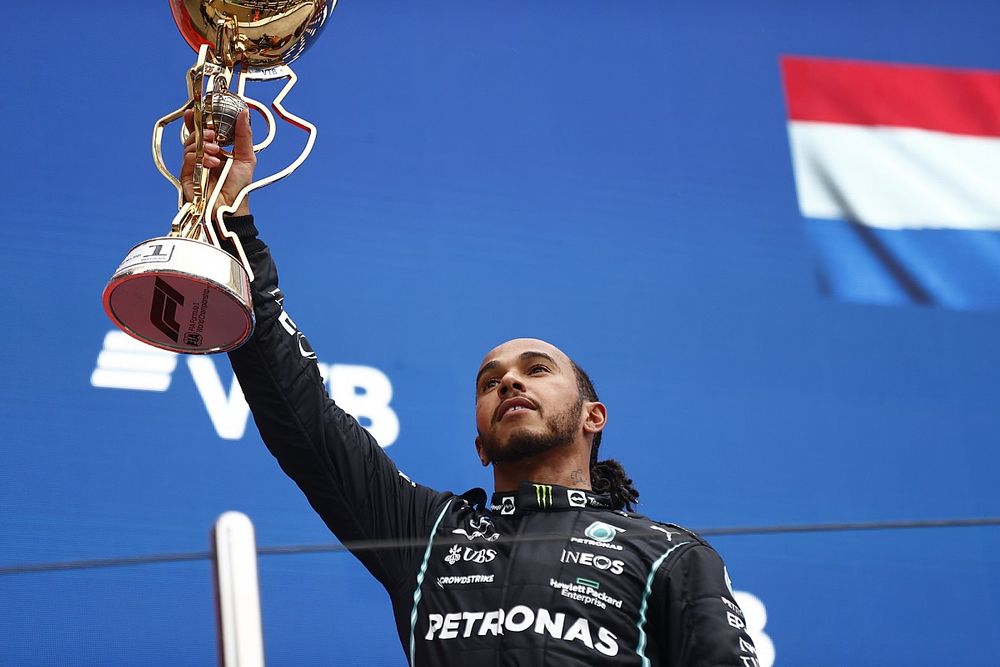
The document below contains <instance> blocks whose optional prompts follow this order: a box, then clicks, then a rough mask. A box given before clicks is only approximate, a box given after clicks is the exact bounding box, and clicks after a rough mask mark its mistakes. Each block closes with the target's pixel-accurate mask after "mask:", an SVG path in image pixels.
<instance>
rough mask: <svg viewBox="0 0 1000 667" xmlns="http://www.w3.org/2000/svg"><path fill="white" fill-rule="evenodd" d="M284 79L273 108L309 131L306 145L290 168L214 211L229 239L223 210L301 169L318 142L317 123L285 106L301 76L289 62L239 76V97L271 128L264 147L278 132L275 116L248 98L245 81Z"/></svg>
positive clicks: (295, 124) (255, 147)
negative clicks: (285, 101) (314, 123)
mask: <svg viewBox="0 0 1000 667" xmlns="http://www.w3.org/2000/svg"><path fill="white" fill-rule="evenodd" d="M284 78H287V79H288V82H287V83H286V84H285V86H284V88H282V89H281V92H279V93H278V95H277V97H275V98H274V101H273V102H271V107H272V108H273V109H274V110H275V112H277V114H278V116H279V117H280V118H281V119H282V120H284V121H285V122H287V123H290V124H291V125H294V126H296V127H297V128H299V129H300V130H303V131H304V132H306V135H307V136H306V145H305V146H304V147H303V148H302V151H301V152H300V153H299V155H298V157H296V158H295V159H294V160H293V161H292V162H291V164H289V165H288V166H287V167H285V168H284V169H282V170H280V171H278V172H275V173H274V174H271V175H270V176H268V177H266V178H262V179H260V180H257V181H254V182H252V183H250V184H249V185H247V186H246V187H245V188H243V189H242V190H240V192H239V194H238V195H236V198H235V199H234V200H233V202H232V204H230V205H229V206H223V207H221V208H219V209H218V210H217V211H215V218H216V222H217V223H218V224H219V226H220V228H222V229H223V235H224V236H226V237H227V238H230V234H231V232H229V231H228V230H227V229H225V224H224V223H223V222H222V215H223V214H224V213H231V212H232V211H235V210H236V209H237V208H239V205H240V204H241V203H242V202H243V200H244V199H245V198H246V196H247V195H248V194H250V193H251V192H253V191H254V190H257V189H258V188H262V187H265V186H267V185H270V184H272V183H274V182H276V181H280V180H281V179H283V178H284V177H285V176H288V175H289V174H291V173H292V172H293V171H295V170H296V169H298V168H299V166H301V165H302V163H303V162H305V160H306V158H307V157H309V154H310V153H311V152H312V149H313V145H314V144H315V143H316V126H315V125H313V124H312V123H310V122H309V121H307V120H306V119H304V118H301V117H299V116H296V115H295V114H293V113H292V112H290V111H288V109H286V108H285V107H284V106H283V105H282V101H283V100H284V99H285V96H286V95H288V93H289V91H291V89H292V88H293V87H295V84H296V83H297V82H298V77H297V76H296V75H295V72H293V71H292V69H291V68H290V67H288V66H287V65H278V66H276V67H271V68H268V69H266V70H260V71H250V72H241V73H240V77H239V89H238V91H237V94H238V95H239V96H240V97H242V98H243V99H244V100H245V101H246V102H247V104H249V105H251V106H253V107H254V108H256V109H257V110H258V111H260V112H261V113H262V115H264V117H265V119H266V120H267V122H268V130H269V132H268V136H267V138H266V139H265V140H264V142H262V145H261V148H263V147H265V146H266V145H267V144H269V143H271V139H272V138H273V137H274V133H275V127H274V126H275V123H274V117H273V116H271V114H270V112H269V110H268V109H267V108H266V107H264V106H263V105H261V104H260V103H259V102H257V101H256V100H252V99H251V98H248V97H247V96H246V95H245V94H244V90H245V88H246V82H247V80H259V81H268V80H272V79H284ZM254 150H255V151H256V150H257V146H254ZM219 180H220V182H221V181H222V179H221V178H220V179H219Z"/></svg>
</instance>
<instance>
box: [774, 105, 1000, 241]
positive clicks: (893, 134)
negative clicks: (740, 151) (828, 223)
mask: <svg viewBox="0 0 1000 667" xmlns="http://www.w3.org/2000/svg"><path fill="white" fill-rule="evenodd" d="M788 133H789V137H790V140H791V145H792V166H793V168H794V170H795V184H796V188H797V190H798V196H799V209H800V210H801V211H802V215H803V216H805V217H808V218H828V219H841V220H850V221H853V222H859V223H862V224H865V225H868V226H870V227H881V228H884V229H906V228H909V229H926V228H950V229H979V230H987V229H1000V139H996V138H989V137H970V136H963V135H956V134H947V133H944V132H932V131H929V130H919V129H915V128H899V127H866V126H860V125H844V124H839V123H816V122H808V121H792V122H790V123H789V124H788Z"/></svg>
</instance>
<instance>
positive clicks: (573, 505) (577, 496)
mask: <svg viewBox="0 0 1000 667" xmlns="http://www.w3.org/2000/svg"><path fill="white" fill-rule="evenodd" d="M610 507H611V502H610V498H609V497H608V496H607V494H600V493H594V492H593V491H590V490H587V489H571V488H569V487H565V486H559V485H558V484H536V483H534V482H521V483H520V484H518V486H517V491H498V492H496V493H494V494H493V499H492V501H491V503H490V510H491V511H492V512H495V513H497V514H502V515H519V514H524V513H525V512H549V511H555V510H574V509H587V508H590V509H608V508H610Z"/></svg>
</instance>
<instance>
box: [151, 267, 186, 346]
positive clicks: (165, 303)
mask: <svg viewBox="0 0 1000 667" xmlns="http://www.w3.org/2000/svg"><path fill="white" fill-rule="evenodd" d="M183 305H184V295H183V294H181V293H180V292H178V291H177V290H175V289H174V288H173V287H171V286H170V285H169V284H168V283H167V281H166V280H163V279H161V278H159V277H157V279H156V281H155V282H154V283H153V303H152V306H151V307H150V310H149V321H150V322H151V323H152V324H153V326H154V327H156V328H157V329H159V330H160V331H162V332H163V335H165V336H167V337H168V338H169V339H170V340H172V341H174V342H175V343H176V342H177V339H178V338H179V337H180V335H181V325H180V322H178V321H177V308H178V307H179V306H183Z"/></svg>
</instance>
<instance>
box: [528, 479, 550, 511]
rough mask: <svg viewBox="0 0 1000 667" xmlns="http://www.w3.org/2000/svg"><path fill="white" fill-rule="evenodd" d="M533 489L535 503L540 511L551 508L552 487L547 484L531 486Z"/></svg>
mask: <svg viewBox="0 0 1000 667" xmlns="http://www.w3.org/2000/svg"><path fill="white" fill-rule="evenodd" d="M532 486H533V487H535V502H537V503H538V506H539V507H540V508H542V509H545V508H546V507H552V486H551V485H549V484H532Z"/></svg>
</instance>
